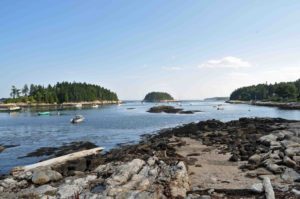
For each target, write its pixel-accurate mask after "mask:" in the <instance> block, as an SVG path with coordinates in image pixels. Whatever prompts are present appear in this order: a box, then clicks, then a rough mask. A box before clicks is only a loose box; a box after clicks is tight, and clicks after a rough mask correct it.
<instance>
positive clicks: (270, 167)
mask: <svg viewBox="0 0 300 199" xmlns="http://www.w3.org/2000/svg"><path fill="white" fill-rule="evenodd" d="M266 168H267V169H268V170H269V171H271V172H273V173H275V174H281V173H283V172H284V170H285V167H283V166H278V165H277V164H274V163H272V162H269V163H267V164H266Z"/></svg>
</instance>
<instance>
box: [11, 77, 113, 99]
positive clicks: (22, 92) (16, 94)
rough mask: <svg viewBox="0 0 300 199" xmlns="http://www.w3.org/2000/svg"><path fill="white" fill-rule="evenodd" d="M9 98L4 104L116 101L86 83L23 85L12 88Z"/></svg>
mask: <svg viewBox="0 0 300 199" xmlns="http://www.w3.org/2000/svg"><path fill="white" fill-rule="evenodd" d="M10 96H11V98H9V99H7V100H6V101H5V103H21V102H22V103H48V104H54V103H59V104H61V103H66V102H83V101H85V102H92V101H118V100H119V99H118V96H117V94H116V93H114V92H112V91H110V90H109V89H106V88H103V87H101V86H99V85H94V84H87V83H77V82H73V83H69V82H61V83H56V84H55V85H54V86H51V85H48V86H47V87H44V86H42V85H34V84H31V85H30V86H28V85H27V84H25V85H24V87H23V88H22V89H18V88H16V87H15V86H12V89H11V93H10Z"/></svg>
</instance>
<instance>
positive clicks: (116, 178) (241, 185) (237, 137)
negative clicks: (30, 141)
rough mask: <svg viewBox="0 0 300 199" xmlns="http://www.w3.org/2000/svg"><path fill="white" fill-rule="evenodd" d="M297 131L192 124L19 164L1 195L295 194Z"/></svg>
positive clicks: (294, 124) (289, 126) (283, 124)
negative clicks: (103, 148)
mask: <svg viewBox="0 0 300 199" xmlns="http://www.w3.org/2000/svg"><path fill="white" fill-rule="evenodd" d="M299 130H300V121H291V120H284V119H279V118H240V119H239V120H234V121H229V122H225V123H224V122H221V121H218V120H207V121H201V122H197V123H189V124H185V125H182V126H178V127H175V128H172V129H164V130H161V131H160V132H158V133H157V134H148V135H144V136H143V139H142V140H141V141H140V142H139V143H138V144H133V145H122V146H120V147H118V148H114V149H112V150H110V151H108V152H106V153H97V154H91V153H90V150H91V149H89V148H87V149H88V150H84V151H82V152H80V153H78V152H76V156H78V157H79V158H78V159H76V160H73V159H72V160H71V161H67V160H68V159H69V157H72V155H70V156H64V155H67V154H64V153H62V154H60V155H62V158H59V162H57V163H55V161H56V160H57V159H52V160H51V159H50V161H49V160H48V161H47V162H45V163H43V162H41V163H39V164H38V165H44V164H45V165H46V163H47V166H44V167H38V168H35V165H29V166H27V167H24V168H26V171H22V167H21V168H19V170H18V168H15V169H13V170H12V171H13V172H12V174H11V175H8V176H5V177H3V178H2V179H1V180H0V197H1V198H22V197H23V198H26V197H27V198H28V197H29V198H145V199H147V198H149V199H150V198H224V197H227V198H241V197H243V198H253V197H259V198H260V197H264V196H265V195H268V196H271V198H297V197H298V196H299V191H298V190H299V189H300V185H299V183H298V182H299V180H300V174H299V172H300V169H299V168H300V158H299V157H300V141H299V139H298V138H297V132H299ZM77 145H78V144H76V146H77ZM70 146H72V145H68V146H67V147H66V146H63V147H64V148H67V151H70V150H71V151H72V149H70ZM53 151H54V153H55V151H62V150H60V149H59V148H56V149H55V150H53ZM46 152H47V151H46ZM64 158H66V160H65V161H62V159H64ZM28 168H30V169H28ZM267 198H268V197H267Z"/></svg>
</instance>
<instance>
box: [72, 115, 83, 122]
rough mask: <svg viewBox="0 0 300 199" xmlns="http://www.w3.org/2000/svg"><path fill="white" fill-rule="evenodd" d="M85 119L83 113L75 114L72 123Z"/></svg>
mask: <svg viewBox="0 0 300 199" xmlns="http://www.w3.org/2000/svg"><path fill="white" fill-rule="evenodd" d="M83 121H84V117H83V116H82V115H75V117H74V118H72V119H71V123H73V124H76V123H80V122H83Z"/></svg>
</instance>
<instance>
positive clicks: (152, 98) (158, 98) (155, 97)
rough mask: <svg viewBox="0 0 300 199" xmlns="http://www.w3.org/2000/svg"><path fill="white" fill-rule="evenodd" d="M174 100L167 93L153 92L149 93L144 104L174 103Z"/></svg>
mask: <svg viewBox="0 0 300 199" xmlns="http://www.w3.org/2000/svg"><path fill="white" fill-rule="evenodd" d="M173 100H174V98H173V97H172V96H171V95H170V94H169V93H165V92H151V93H148V94H147V95H146V96H145V98H144V100H143V101H144V102H164V101H173Z"/></svg>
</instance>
